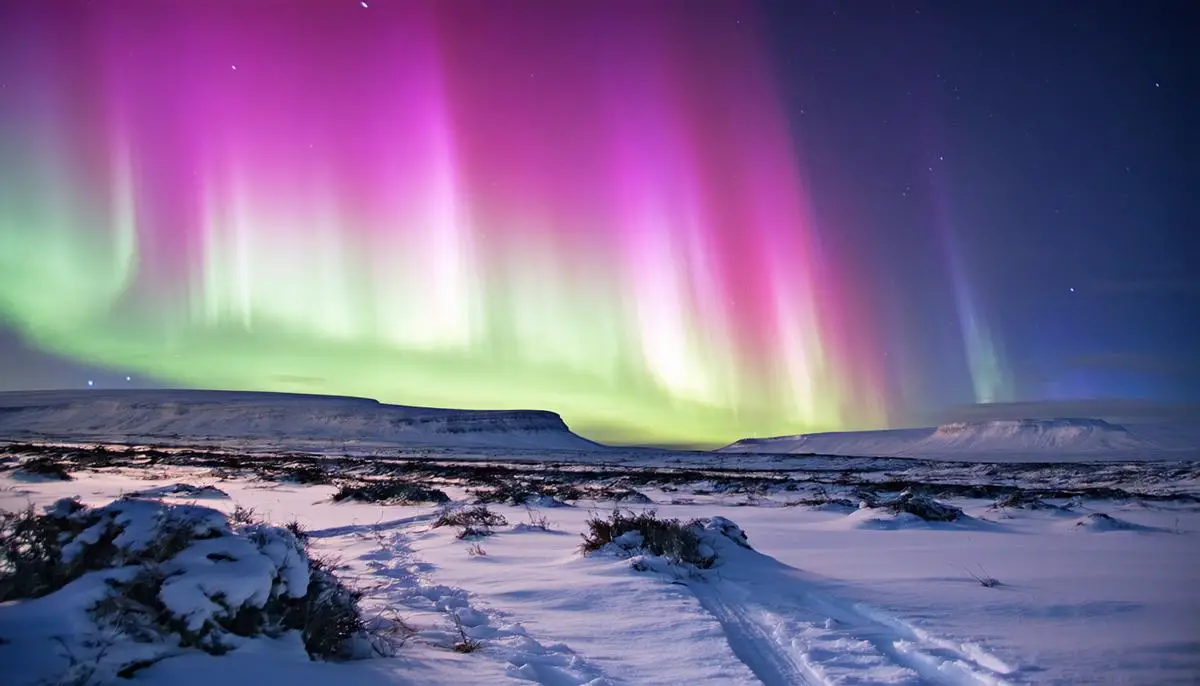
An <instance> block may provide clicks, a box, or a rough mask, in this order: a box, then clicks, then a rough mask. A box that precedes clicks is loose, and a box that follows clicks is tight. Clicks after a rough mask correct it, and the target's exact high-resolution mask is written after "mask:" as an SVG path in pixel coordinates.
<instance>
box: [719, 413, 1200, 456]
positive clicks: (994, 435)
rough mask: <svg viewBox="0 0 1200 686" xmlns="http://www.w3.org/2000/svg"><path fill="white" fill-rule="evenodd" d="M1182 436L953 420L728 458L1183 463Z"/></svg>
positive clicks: (819, 438)
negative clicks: (794, 455) (782, 456)
mask: <svg viewBox="0 0 1200 686" xmlns="http://www.w3.org/2000/svg"><path fill="white" fill-rule="evenodd" d="M1185 435H1186V434H1185V432H1182V431H1181V432H1171V431H1170V430H1168V429H1165V428H1163V427H1155V428H1154V430H1153V431H1152V430H1150V428H1149V427H1135V428H1132V429H1131V428H1127V427H1124V426H1121V425H1118V424H1111V423H1109V422H1106V421H1104V420H1101V419H1016V420H1008V419H1005V420H991V421H979V422H955V423H951V424H943V425H941V426H938V427H929V428H921V429H894V430H888V431H852V432H835V433H819V434H801V435H796V436H778V437H774V438H747V439H743V440H740V441H737V442H736V443H733V444H731V445H728V446H726V447H724V448H722V449H721V451H720V452H727V453H816V454H820V455H853V456H861V457H920V458H930V459H956V460H980V459H987V460H999V461H1007V462H1013V461H1021V462H1026V461H1028V462H1036V461H1044V460H1070V459H1112V460H1138V459H1186V458H1187V457H1189V456H1194V455H1196V454H1198V453H1200V449H1198V447H1197V446H1196V445H1195V444H1194V443H1192V442H1190V441H1187V440H1182V437H1183V436H1185Z"/></svg>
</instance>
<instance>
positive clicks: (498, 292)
mask: <svg viewBox="0 0 1200 686" xmlns="http://www.w3.org/2000/svg"><path fill="white" fill-rule="evenodd" d="M1196 26H1200V10H1198V9H1197V5H1196V3H1192V2H1184V1H1180V2H1125V1H1116V0H1114V1H1112V2H957V1H948V2H916V3H910V2H882V1H881V2H867V1H864V2H854V3H851V2H830V1H815V2H779V3H751V2H708V1H705V0H688V1H687V2H683V1H682V0H680V1H676V2H641V1H639V2H634V1H632V0H630V1H628V2H623V1H617V2H553V1H550V0H546V1H544V2H543V1H532V0H511V1H510V0H505V1H504V2H495V1H491V2H485V1H483V0H477V1H472V2H466V1H458V0H445V1H444V2H437V3H432V2H431V3H420V2H416V1H415V0H413V1H408V0H369V1H368V2H358V1H357V0H355V1H348V0H347V1H344V0H312V1H311V2H301V1H295V2H285V1H283V0H262V1H261V2H245V1H244V0H239V1H237V2H234V1H233V0H211V1H209V2H204V3H163V2H152V1H151V0H141V1H134V0H109V1H107V2H82V1H78V2H67V1H62V2H60V1H51V0H47V1H46V2H38V3H17V2H4V3H0V123H2V126H0V390H21V389H34V388H86V387H88V385H89V383H90V384H91V385H92V386H93V387H105V388H112V387H155V386H170V387H204V388H236V389H252V390H278V391H294V392H314V393H331V394H345V395H363V396H368V397H375V398H379V399H381V400H384V401H388V402H397V403H407V404H423V405H438V406H451V407H482V408H491V407H537V408H545V409H551V410H556V411H558V412H560V413H561V414H563V416H564V418H565V419H566V420H567V422H568V423H569V424H570V425H571V426H572V428H575V429H576V430H578V431H580V432H581V433H583V434H584V435H587V436H589V437H594V438H598V439H601V440H610V441H619V442H655V443H700V444H718V443H721V442H725V441H729V440H734V439H736V438H739V437H743V436H750V435H771V434H782V433H798V432H803V431H811V430H837V429H856V428H875V427H885V426H903V425H908V424H912V423H919V422H922V421H924V419H925V418H927V417H930V416H936V415H937V414H938V412H939V411H940V410H942V409H943V408H947V407H950V406H957V405H963V404H970V403H992V402H1012V401H1020V402H1036V401H1046V400H1063V401H1074V400H1080V399H1088V398H1140V399H1150V400H1155V401H1164V402H1200V355H1198V354H1197V351H1198V350H1200V333H1198V331H1200V326H1198V325H1197V321H1198V317H1197V316H1196V312H1198V311H1200V308H1198V307H1197V305H1198V302H1197V301H1198V300H1200V269H1197V268H1196V266H1195V265H1196V264H1197V260H1198V259H1200V249H1198V248H1200V231H1198V230H1197V228H1198V219H1200V211H1198V207H1200V204H1198V203H1200V200H1198V195H1197V193H1196V190H1197V189H1196V183H1195V175H1194V174H1192V173H1191V170H1190V169H1188V168H1185V164H1186V163H1187V162H1188V161H1194V159H1195V151H1196V150H1197V149H1198V148H1197V144H1196V143H1197V142H1196V139H1195V135H1194V132H1193V131H1189V130H1188V129H1187V127H1186V126H1185V123H1189V122H1185V118H1188V115H1189V114H1193V113H1194V112H1195V111H1196V106H1195V105H1196V102H1197V93H1196V91H1197V88H1196V86H1195V84H1196V83H1200V69H1198V68H1197V67H1198V65H1197V58H1196V56H1195V55H1196V50H1195V49H1194V47H1193V48H1191V49H1189V42H1194V37H1195V27H1196ZM1191 119H1192V121H1194V117H1191Z"/></svg>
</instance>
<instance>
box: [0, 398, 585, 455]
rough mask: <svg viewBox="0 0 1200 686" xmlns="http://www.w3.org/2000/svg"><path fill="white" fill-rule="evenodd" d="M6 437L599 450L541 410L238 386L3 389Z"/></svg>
mask: <svg viewBox="0 0 1200 686" xmlns="http://www.w3.org/2000/svg"><path fill="white" fill-rule="evenodd" d="M0 436H3V437H5V438H9V439H31V438H36V439H43V440H44V439H56V440H76V441H81V440H82V441H100V442H121V441H144V442H155V443H157V444H188V445H198V444H204V445H226V444H230V443H237V444H238V445H243V446H244V445H255V446H258V447H270V446H280V447H286V448H289V449H301V448H306V449H313V450H315V449H321V448H329V447H337V446H342V445H353V446H360V447H362V446H367V447H371V446H397V445H430V446H456V447H466V446H470V447H488V448H518V449H528V448H548V449H564V450H596V449H598V448H600V446H598V445H597V444H595V443H593V442H591V441H588V440H586V439H584V438H581V437H579V436H576V435H575V434H573V433H571V432H570V430H568V429H567V426H566V424H564V423H563V421H562V418H560V417H559V416H558V415H557V414H554V413H553V412H545V411H539V410H446V409H435V408H425V407H406V406H401V405H385V404H382V403H379V402H377V401H375V400H369V399H366V398H343V397H334V396H320V395H301V394H286V393H252V392H235V391H174V390H158V391H126V390H118V391H104V390H95V391H16V392H6V393H0Z"/></svg>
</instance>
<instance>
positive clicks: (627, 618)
mask: <svg viewBox="0 0 1200 686" xmlns="http://www.w3.org/2000/svg"><path fill="white" fill-rule="evenodd" d="M207 475H208V471H207V470H196V469H189V468H183V467H170V468H167V469H160V470H156V477H159V478H155V479H150V480H147V479H144V478H139V476H144V473H139V472H138V471H137V470H130V469H122V470H112V471H105V472H93V473H86V474H76V476H77V479H76V480H75V481H68V482H61V481H18V480H13V479H12V478H11V477H10V476H9V475H7V474H6V475H4V476H2V477H0V488H2V490H0V509H5V510H15V509H20V508H23V507H24V506H25V505H26V504H27V503H34V504H38V505H46V504H49V503H51V502H54V501H55V500H57V499H58V498H61V497H67V496H72V495H79V496H81V499H82V500H83V502H85V503H87V504H91V505H104V504H106V503H108V502H110V501H111V500H112V499H113V498H114V497H117V496H119V495H120V494H122V493H129V492H133V491H143V492H145V491H146V490H147V489H152V488H164V489H167V490H169V488H168V487H170V486H172V485H173V484H176V483H181V482H182V483H188V484H191V485H194V486H207V485H211V486H214V487H215V488H218V489H221V490H222V491H224V492H225V493H227V494H228V495H229V497H228V498H220V497H212V494H211V491H206V493H208V494H209V495H208V496H207V497H205V498H204V499H203V500H202V503H203V505H204V506H206V507H213V508H215V509H218V510H221V511H223V512H226V513H230V512H232V511H233V509H234V507H235V506H237V505H241V506H242V507H249V508H253V509H254V510H255V511H256V513H257V515H258V516H260V517H263V518H265V519H267V520H268V521H270V522H272V523H275V524H283V523H285V522H287V521H290V520H292V519H293V518H294V519H297V520H298V521H299V522H300V523H302V524H303V525H304V526H305V527H306V528H307V529H308V530H309V531H310V536H311V542H312V543H311V545H312V548H313V550H314V551H317V552H318V553H319V554H329V555H333V556H336V557H338V558H340V560H341V561H342V563H343V565H344V566H343V568H341V569H339V570H338V574H339V575H341V576H343V577H345V578H348V579H349V580H351V581H352V582H353V584H354V585H356V586H357V587H359V588H360V589H363V590H364V591H365V593H366V596H365V598H364V601H363V605H364V607H365V609H366V610H367V613H368V615H371V614H373V613H386V614H387V615H388V616H396V617H400V618H403V620H404V623H405V624H406V625H407V626H409V627H411V628H412V630H413V634H412V636H410V637H408V639H407V641H406V642H405V643H404V646H403V647H402V648H401V649H400V650H399V652H398V654H397V656H396V657H392V658H378V659H372V660H362V661H354V662H347V663H323V662H311V661H309V660H308V659H307V656H306V655H305V654H304V651H303V649H302V648H299V647H298V646H297V645H296V641H295V640H293V638H292V637H285V638H282V639H278V640H269V639H255V640H250V641H246V642H245V645H242V646H241V647H239V648H238V649H237V650H234V651H233V652H231V653H229V654H227V655H223V656H220V657H213V656H209V655H204V654H197V653H185V654H182V655H180V656H178V657H171V658H169V659H166V660H163V661H162V662H159V663H157V664H155V665H154V666H152V667H149V668H147V669H145V670H142V671H139V672H138V673H137V674H136V675H135V678H134V681H139V682H144V683H171V684H172V686H189V685H190V684H211V683H214V682H218V681H219V682H220V683H222V684H223V686H237V685H239V684H247V685H249V684H254V685H255V686H258V685H260V684H261V683H264V681H268V682H273V683H277V682H281V681H287V682H288V683H292V684H297V685H300V686H303V685H304V684H310V683H311V684H318V683H321V684H324V683H328V682H331V681H337V682H343V681H344V682H346V683H362V684H369V685H373V684H415V685H419V684H451V683H472V684H491V683H497V684H503V683H539V684H555V685H557V684H563V685H566V684H594V685H599V684H680V683H719V684H743V683H744V684H754V683H766V684H790V683H798V684H805V683H810V684H917V683H932V684H954V685H958V684H1001V683H1013V684H1021V683H1036V684H1044V683H1048V684H1089V683H1092V684H1107V683H1131V684H1171V683H1190V682H1192V681H1193V680H1194V679H1195V678H1196V676H1197V675H1200V594H1197V593H1196V590H1195V589H1196V588H1197V587H1198V586H1197V582H1198V581H1200V574H1198V573H1197V571H1196V567H1195V566H1194V564H1193V563H1191V560H1192V558H1193V556H1194V553H1195V550H1196V549H1197V545H1196V544H1197V538H1198V536H1200V512H1197V510H1196V509H1195V508H1194V507H1191V506H1183V505H1176V504H1173V503H1156V504H1153V505H1150V506H1146V505H1141V504H1139V503H1137V502H1127V503H1116V502H1106V501H1087V502H1085V503H1083V504H1082V505H1076V506H1075V507H1074V508H1072V510H1070V511H1067V510H1057V509H1046V510H1025V509H1017V508H1007V509H1000V510H997V509H994V508H992V507H991V505H992V501H990V500H954V501H952V502H953V504H955V505H957V506H959V507H962V508H964V509H965V510H966V512H967V513H968V514H969V515H971V517H972V519H969V520H965V521H960V522H948V523H929V522H924V521H922V520H919V519H916V518H914V517H912V516H910V515H891V514H887V513H883V512H881V511H877V510H869V511H863V510H852V509H846V508H838V507H826V508H811V507H804V506H800V507H782V506H779V504H778V503H772V502H764V503H762V504H760V505H759V506H753V505H751V506H747V505H746V504H745V503H747V502H748V499H747V498H745V497H743V496H735V495H730V496H722V495H719V494H717V495H700V496H696V495H692V494H688V493H684V492H673V493H664V492H660V491H656V490H648V491H646V493H647V494H648V495H649V496H650V497H651V499H653V500H654V501H655V502H656V504H655V505H653V506H650V507H654V508H656V509H657V510H658V513H659V515H660V516H664V517H677V518H680V519H684V520H687V519H691V518H694V517H710V516H723V517H727V518H728V519H730V520H732V521H734V522H736V523H737V524H738V525H740V526H741V527H742V529H744V530H745V531H746V533H747V534H748V536H749V542H750V544H751V546H753V550H747V549H744V548H739V547H737V546H734V545H727V546H721V548H720V550H719V551H718V552H719V554H720V556H719V562H718V564H717V566H716V567H715V568H714V569H712V570H706V571H703V572H699V573H695V574H692V573H687V572H686V571H678V572H677V573H673V574H661V573H656V572H636V571H634V570H633V569H632V568H631V565H630V561H629V560H627V559H622V558H620V557H616V556H612V555H594V556H589V557H583V556H580V555H579V554H578V552H577V547H578V544H579V542H580V540H581V539H580V537H579V534H580V533H581V532H583V531H584V530H585V528H586V523H585V522H586V519H587V518H588V517H589V515H590V514H591V513H592V512H596V513H599V514H601V515H603V514H605V513H607V512H608V511H610V510H611V508H612V506H613V505H612V503H586V502H585V503H580V504H579V505H578V506H576V507H558V508H537V509H536V511H535V517H536V516H545V517H547V518H548V519H549V522H550V524H551V526H550V530H549V531H542V530H541V529H539V528H537V527H534V526H530V525H529V521H530V518H529V515H528V514H527V511H526V510H525V509H524V508H520V507H509V506H497V505H492V506H490V507H491V509H492V510H494V511H496V512H499V513H502V514H503V515H504V516H505V517H506V518H507V520H508V522H509V524H508V525H507V526H503V527H497V528H496V530H495V533H494V535H492V536H488V537H485V538H482V539H477V540H466V541H464V540H458V539H457V538H456V536H455V530H454V529H453V528H450V527H440V528H432V527H431V524H432V522H433V520H434V518H435V517H436V515H437V508H434V507H431V506H424V507H414V506H379V505H369V504H358V503H340V504H334V503H331V502H330V501H329V496H330V495H332V493H333V491H334V488H333V487H331V486H299V485H284V484H269V483H255V482H247V481H236V480H230V481H217V480H215V479H213V478H211V477H209V476H207ZM447 491H448V492H449V493H450V495H451V497H452V498H454V499H455V500H457V501H465V500H467V496H466V493H465V492H464V491H462V490H461V489H457V488H449V489H447ZM165 499H166V500H167V501H169V502H180V503H186V502H190V501H191V500H193V499H194V498H193V497H192V496H190V495H188V494H186V493H185V494H183V495H182V497H176V496H173V495H167V496H165ZM672 500H676V501H683V500H691V501H692V502H691V503H687V504H684V503H678V504H672V502H671V501H672ZM1057 504H1062V503H1061V502H1059V503H1057ZM630 507H632V508H633V509H637V510H640V509H642V508H643V507H646V506H641V505H638V506H630ZM627 509H628V508H627ZM1099 512H1103V513H1106V514H1108V515H1110V516H1111V517H1113V518H1115V521H1116V522H1117V523H1118V525H1116V526H1114V525H1112V523H1110V522H1108V520H1106V519H1104V518H1100V517H1095V516H1091V515H1094V514H1097V513H1099ZM472 545H478V546H479V547H481V548H482V549H483V551H484V552H485V553H486V554H484V555H471V554H469V552H468V550H469V548H470V547H471V546H472ZM978 570H986V572H987V573H988V574H989V575H991V576H994V577H995V578H997V579H998V580H999V581H1000V585H998V586H996V587H994V588H985V587H983V586H981V585H980V584H979V583H977V581H976V580H975V579H973V578H972V576H971V573H970V572H971V571H978ZM87 593H88V590H87V589H86V588H80V589H73V591H72V594H71V595H70V596H69V597H60V595H61V593H56V594H51V595H50V596H47V597H46V598H43V599H41V600H38V601H18V602H16V603H9V604H6V605H4V606H0V638H3V639H6V640H7V641H8V642H7V643H5V642H3V641H0V670H2V671H3V673H4V674H5V675H6V677H5V679H6V681H5V683H13V684H14V686H18V685H23V684H34V683H37V682H38V680H40V679H43V678H53V677H54V676H55V675H57V674H60V673H61V671H62V670H63V669H64V668H65V667H66V665H67V663H68V660H67V659H66V658H65V657H63V654H62V653H63V649H62V646H61V645H60V644H59V643H58V642H57V641H56V640H54V639H53V638H51V637H52V636H62V637H65V638H66V639H68V640H76V639H78V637H79V636H80V635H82V634H83V633H84V632H86V630H87V628H88V622H87V619H86V617H84V616H83V615H82V612H81V609H82V605H83V604H84V602H85V600H86V596H87ZM32 623H36V630H31V627H32ZM460 627H461V630H460ZM464 636H465V638H466V639H469V640H470V641H471V642H477V644H478V649H477V650H474V651H472V652H457V651H456V650H455V646H456V645H458V644H460V643H462V642H463V639H464ZM18 638H19V640H18ZM76 648H77V652H79V653H80V654H85V653H86V652H87V651H86V648H84V647H83V646H82V645H79V644H78V641H77V643H76ZM10 678H11V679H14V680H13V681H12V682H9V681H7V680H8V679H10Z"/></svg>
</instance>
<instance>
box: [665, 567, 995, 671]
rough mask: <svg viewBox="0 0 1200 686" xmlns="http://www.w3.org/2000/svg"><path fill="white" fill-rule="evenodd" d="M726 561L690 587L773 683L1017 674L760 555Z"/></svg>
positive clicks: (737, 648)
mask: <svg viewBox="0 0 1200 686" xmlns="http://www.w3.org/2000/svg"><path fill="white" fill-rule="evenodd" d="M722 555H723V557H725V559H726V564H724V565H723V566H722V567H721V568H720V570H719V572H718V573H717V574H713V575H706V577H705V578H704V579H703V580H698V581H693V582H691V583H690V584H689V585H690V587H691V588H692V591H693V592H694V593H695V594H696V597H697V599H698V600H699V601H700V603H701V604H702V605H703V606H704V608H705V609H706V610H707V611H708V612H710V613H711V614H712V615H713V616H714V617H715V618H716V619H717V621H719V622H720V623H721V626H722V627H723V628H724V629H725V633H726V636H727V638H728V640H729V646H730V648H731V649H732V650H733V652H734V654H735V655H737V657H738V659H740V660H742V662H744V663H745V664H746V666H747V667H749V668H750V669H751V671H753V672H754V674H755V676H757V677H758V678H759V680H760V681H762V682H763V684H765V686H787V685H791V684H813V685H817V684H831V685H832V684H838V685H843V684H940V685H942V686H977V685H982V684H987V685H999V684H1012V683H1015V682H1014V681H1013V679H1014V675H1015V673H1016V671H1017V670H1016V669H1014V668H1013V667H1011V666H1009V665H1007V664H1005V663H1004V662H1003V661H1002V660H1000V659H999V658H997V657H995V656H993V655H991V654H990V653H988V652H987V651H985V650H984V649H983V648H981V647H979V646H977V645H975V644H970V643H956V642H953V641H949V640H946V639H942V638H939V637H936V636H933V635H931V634H929V633H928V632H926V631H924V630H922V629H920V628H919V627H916V626H913V625H911V624H909V623H907V622H904V621H903V620H900V619H898V618H895V617H892V616H890V615H888V614H887V613H884V612H883V611H881V610H878V609H875V608H871V607H868V606H865V605H862V604H858V603H854V602H851V601H847V600H845V599H839V598H836V597H833V596H831V595H828V594H826V593H823V592H821V591H820V590H819V589H817V588H816V587H815V585H814V584H813V583H812V582H808V581H805V580H804V579H802V578H801V577H800V576H799V573H798V572H797V570H795V569H792V568H791V567H788V566H786V565H783V564H781V563H779V562H778V561H776V560H774V559H773V558H770V557H767V556H764V555H762V554H760V553H757V552H754V551H751V550H744V549H734V548H732V546H731V549H730V550H725V551H722Z"/></svg>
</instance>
